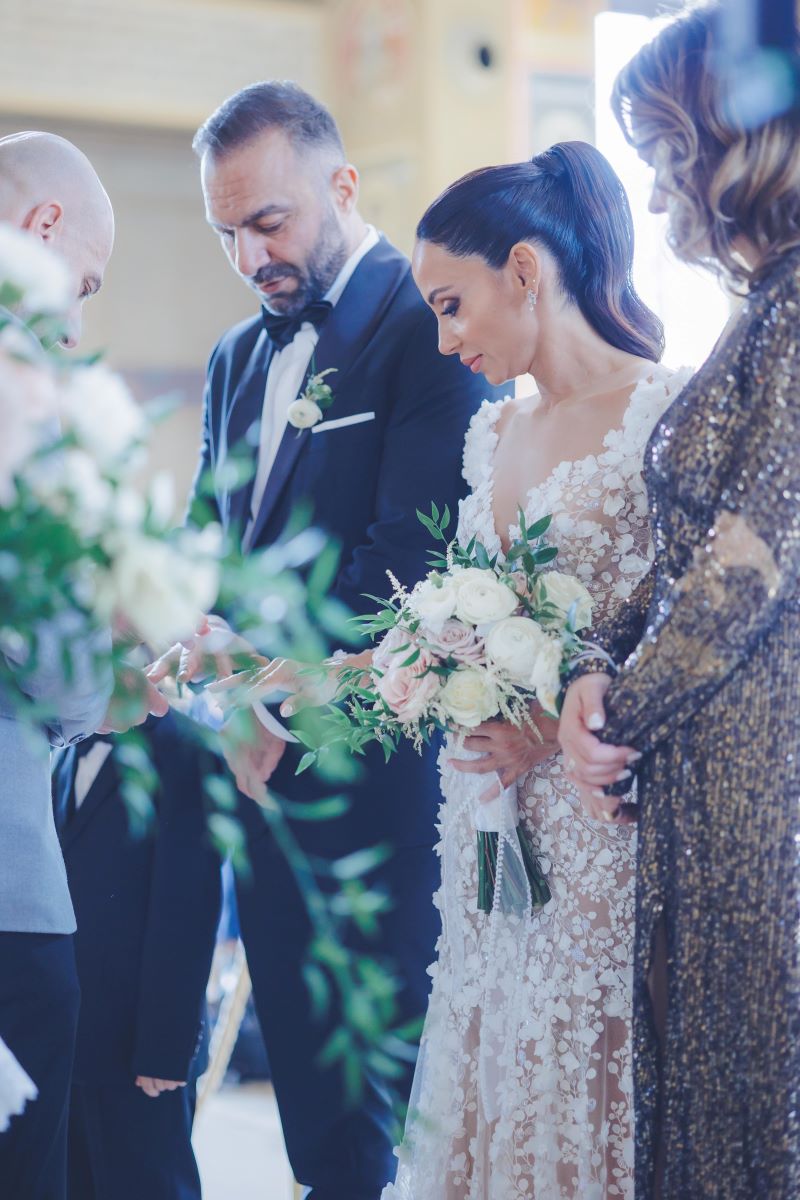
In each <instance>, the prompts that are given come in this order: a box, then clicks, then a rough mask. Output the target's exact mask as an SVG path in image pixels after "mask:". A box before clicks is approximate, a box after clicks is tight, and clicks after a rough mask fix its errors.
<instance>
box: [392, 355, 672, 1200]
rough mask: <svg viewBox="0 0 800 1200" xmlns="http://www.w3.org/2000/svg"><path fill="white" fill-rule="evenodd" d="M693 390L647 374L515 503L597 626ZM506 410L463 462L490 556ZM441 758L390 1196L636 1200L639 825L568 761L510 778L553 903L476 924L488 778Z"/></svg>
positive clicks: (646, 553) (638, 563)
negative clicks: (620, 820) (588, 786)
mask: <svg viewBox="0 0 800 1200" xmlns="http://www.w3.org/2000/svg"><path fill="white" fill-rule="evenodd" d="M686 377H687V376H686V373H684V374H683V375H672V374H671V373H670V372H668V371H667V370H666V369H665V368H663V367H657V366H656V367H653V368H652V370H651V371H650V372H649V374H648V376H647V378H645V379H643V380H642V381H641V382H640V383H639V384H638V385H637V386H636V388H635V389H634V391H633V393H632V395H631V399H630V402H629V405H628V408H627V411H626V413H625V417H624V420H623V423H622V426H621V428H619V429H617V430H614V431H613V432H611V433H609V434H608V435H607V436H606V438H605V442H604V445H603V447H602V449H601V451H600V452H599V453H597V454H596V455H590V456H587V457H586V458H584V459H581V460H580V461H574V462H562V463H561V464H560V465H559V466H557V467H556V468H555V469H554V470H553V471H552V472H551V473H550V475H549V476H548V477H547V479H545V480H544V481H543V482H542V483H541V484H540V485H538V486H536V487H534V488H533V489H532V490H531V491H530V493H529V494H528V496H527V497H525V498H524V504H523V507H524V510H525V514H526V519H527V520H529V521H533V520H535V519H536V518H538V517H540V516H543V515H544V514H547V513H552V514H553V517H554V519H553V524H552V527H551V530H550V533H549V535H548V536H549V538H550V540H551V541H552V542H553V543H554V544H555V545H557V546H558V548H559V557H558V560H557V563H556V566H557V567H558V569H559V570H561V571H564V572H571V573H574V574H577V575H578V576H579V577H580V578H581V579H582V580H583V582H584V583H585V584H586V585H587V587H588V588H589V589H590V591H591V592H592V595H593V599H594V601H595V606H596V607H595V619H599V620H602V619H603V618H604V617H605V616H606V615H607V614H609V613H611V612H613V611H614V610H615V609H616V608H617V607H618V606H619V604H620V603H621V601H622V600H624V599H626V598H627V597H629V596H630V595H631V594H632V592H633V591H634V589H635V587H636V585H637V584H638V582H639V580H640V579H641V578H642V577H643V576H644V575H645V574H646V572H647V571H648V568H649V565H650V561H651V558H652V549H651V545H650V535H649V530H648V523H647V497H646V494H645V491H644V486H643V483H642V479H641V467H642V454H643V450H644V446H645V444H646V442H647V439H648V437H649V434H650V432H651V430H652V428H653V425H654V424H655V422H656V421H657V419H658V418H659V416H660V415H661V413H662V412H663V410H664V409H665V408H666V407H667V405H668V404H669V402H670V399H671V397H672V396H674V395H675V394H676V393H677V391H678V390H679V388H680V386H681V384H682V382H683V381H684V380H685V378H686ZM506 403H508V401H507V400H506V401H499V402H495V403H489V402H486V403H485V404H484V405H483V407H482V408H481V410H480V411H479V412H478V414H477V415H476V417H475V418H474V419H473V423H472V426H471V427H470V430H469V433H468V435H467V440H466V445H465V451H464V474H465V477H466V480H467V482H468V483H469V485H470V487H471V493H470V495H469V496H468V497H467V498H466V499H465V500H464V501H462V505H461V510H460V519H459V529H458V536H459V539H460V541H461V542H462V543H466V542H467V541H469V539H470V538H471V537H473V536H477V537H478V538H479V539H480V540H481V541H483V543H484V544H485V545H486V548H487V549H488V550H489V552H490V553H495V552H496V551H498V550H499V549H500V539H499V537H498V535H497V532H496V530H495V528H494V524H493V517H492V502H493V491H494V479H493V460H494V451H495V447H496V445H497V440H498V439H497V434H496V432H495V426H496V424H497V421H498V419H499V417H500V415H501V412H502V410H503V406H504V405H505V404H506ZM515 532H516V531H515V530H513V529H512V530H510V531H509V536H510V537H513V536H514V533H515ZM451 751H452V747H451V746H446V747H445V749H444V750H443V752H442V755H441V759H440V768H441V777H442V791H443V795H444V801H443V804H442V806H441V809H440V814H439V822H440V824H439V828H440V834H441V841H440V844H439V852H440V855H441V859H442V885H441V888H440V890H439V891H438V893H437V895H436V897H435V902H436V904H437V906H438V907H439V909H440V910H441V913H442V923H443V930H442V935H441V938H440V940H439V943H438V947H437V953H438V958H437V961H436V963H435V964H434V965H433V967H432V968H431V974H432V976H433V991H432V995H431V1001H430V1006H429V1011H428V1015H427V1019H426V1023H425V1029H424V1032H423V1037H422V1044H421V1050H420V1058H419V1062H418V1067H417V1072H416V1076H415V1081H414V1088H413V1092H412V1097H411V1102H410V1109H409V1117H408V1122H407V1126H406V1132H405V1136H404V1139H403V1143H402V1145H401V1147H400V1148H399V1151H398V1154H399V1168H398V1175H397V1180H396V1182H395V1184H394V1185H393V1186H390V1187H389V1188H388V1189H387V1190H386V1191H385V1192H384V1200H579V1198H580V1200H605V1198H606V1197H623V1198H626V1200H630V1197H632V1196H633V1137H632V1126H631V1089H632V1082H631V1039H630V1016H631V1014H630V1009H631V981H632V946H633V918H634V857H635V838H636V835H635V830H634V829H633V828H632V827H618V826H612V825H601V824H600V823H597V822H593V821H591V820H590V819H589V818H588V817H587V816H586V815H585V813H584V811H583V809H582V806H581V804H580V800H579V798H578V796H577V794H576V792H575V791H574V790H573V788H572V787H571V786H570V784H569V783H568V781H567V779H566V777H565V775H564V771H563V762H562V759H561V756H560V755H558V756H555V757H553V758H551V759H549V761H547V762H545V763H543V764H541V765H539V766H538V767H537V768H535V769H534V770H533V771H532V772H531V773H530V774H529V775H528V776H526V777H525V778H524V779H522V780H520V781H519V784H518V804H519V809H520V816H521V820H522V822H523V823H524V824H525V825H526V827H527V829H528V831H529V833H530V834H531V835H532V838H533V841H534V844H535V845H538V848H539V850H540V851H541V853H542V855H543V865H544V866H545V867H546V868H547V870H548V882H549V885H550V888H551V891H552V894H553V898H552V900H551V901H550V903H549V904H548V905H547V906H546V908H545V909H544V910H543V911H542V912H540V913H538V914H526V915H525V916H523V917H514V916H511V915H507V914H506V915H500V914H493V915H491V916H487V915H486V914H484V913H482V912H480V911H478V909H477V894H478V879H477V863H476V853H475V826H474V821H473V807H474V805H475V804H476V803H477V792H478V791H480V790H482V789H483V788H485V787H486V783H487V779H486V777H483V778H482V777H480V776H471V775H464V774H461V773H458V772H456V771H454V770H453V768H452V767H451V766H450V764H449V755H450V753H451Z"/></svg>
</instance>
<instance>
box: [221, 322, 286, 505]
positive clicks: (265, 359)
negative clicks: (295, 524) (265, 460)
mask: <svg viewBox="0 0 800 1200" xmlns="http://www.w3.org/2000/svg"><path fill="white" fill-rule="evenodd" d="M272 352H273V346H272V343H271V342H270V340H269V338H268V336H267V333H266V330H262V331H261V333H260V334H259V336H258V338H257V340H256V343H255V345H254V347H253V351H252V353H251V355H250V357H249V359H248V360H247V366H246V367H245V369H244V371H243V372H242V376H241V379H240V380H239V382H238V384H237V386H236V389H235V391H234V393H233V397H232V399H231V402H230V405H229V407H228V409H227V412H226V413H224V414H223V420H222V437H223V439H224V444H223V446H222V448H221V453H220V455H219V461H220V463H221V464H223V465H224V463H225V461H226V459H227V458H228V455H229V453H231V452H236V451H239V452H241V450H242V449H243V448H246V449H247V457H248V459H250V460H251V461H252V462H253V463H255V462H256V461H257V458H258V437H257V436H256V437H255V440H251V441H245V439H246V437H247V434H248V432H249V430H250V429H251V427H252V426H253V425H256V428H258V422H259V421H260V419H261V411H262V408H263V406H264V393H265V391H266V387H267V372H268V371H269V364H270V361H271V359H272ZM242 443H244V446H242ZM254 478H255V470H253V473H252V475H251V476H250V478H249V479H248V480H246V482H245V483H243V484H242V485H241V487H238V488H233V489H231V488H225V487H223V488H221V489H220V490H219V497H220V501H219V508H220V512H221V513H222V514H223V517H224V520H225V524H226V525H231V524H234V523H236V524H239V525H241V527H242V528H244V525H245V522H246V519H247V514H248V512H249V508H250V497H251V495H252V492H253V480H254Z"/></svg>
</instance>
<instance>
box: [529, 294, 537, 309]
mask: <svg viewBox="0 0 800 1200" xmlns="http://www.w3.org/2000/svg"><path fill="white" fill-rule="evenodd" d="M536 300H537V296H536V292H535V291H534V290H533V288H528V308H529V309H530V310H531V312H533V310H534V309H535V308H536Z"/></svg>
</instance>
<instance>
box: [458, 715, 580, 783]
mask: <svg viewBox="0 0 800 1200" xmlns="http://www.w3.org/2000/svg"><path fill="white" fill-rule="evenodd" d="M532 719H533V722H534V724H535V726H536V729H538V731H539V734H540V735H541V736H540V737H537V735H536V731H535V730H533V729H531V728H530V727H529V726H527V725H520V726H517V725H512V724H511V722H510V721H496V720H493V721H484V722H483V724H482V725H478V726H477V728H476V729H475V730H474V731H473V732H472V733H471V734H470V736H469V737H467V738H465V739H464V749H465V750H473V751H476V752H477V753H478V754H481V755H482V756H483V757H482V758H474V759H465V758H453V759H451V760H450V761H451V764H452V766H453V767H454V768H455V769H456V771H463V772H464V774H467V775H490V774H492V773H496V774H497V777H498V779H499V780H500V785H501V787H503V788H507V787H511V785H512V783H515V782H516V780H517V779H521V778H522V777H523V776H524V775H527V774H528V772H529V771H530V770H532V769H533V767H535V766H536V764H537V763H540V762H544V760H545V759H548V758H552V757H553V755H554V754H557V753H558V739H557V736H556V735H557V731H558V721H557V720H556V719H555V718H554V717H548V716H547V715H546V714H545V713H544V712H542V711H541V709H540V708H538V706H537V708H536V710H535V711H534V713H533V714H532ZM497 794H498V788H497V787H496V786H495V787H494V788H490V789H489V790H488V791H487V792H486V793H485V794H484V795H483V796H482V797H481V799H485V800H491V799H494V797H495V796H496V795H497Z"/></svg>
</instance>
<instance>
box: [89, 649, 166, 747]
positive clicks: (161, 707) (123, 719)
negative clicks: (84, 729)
mask: <svg viewBox="0 0 800 1200" xmlns="http://www.w3.org/2000/svg"><path fill="white" fill-rule="evenodd" d="M168 712H169V701H168V700H167V698H166V696H162V695H161V692H159V690H158V688H157V687H155V686H154V685H153V684H152V683H151V682H150V680H149V679H148V678H147V676H146V675H145V673H144V671H140V670H139V668H138V667H132V666H130V664H124V665H123V666H122V667H120V668H119V669H118V670H117V672H116V674H115V676H114V691H113V693H112V696H111V700H110V701H109V704H108V708H107V709H106V715H105V716H104V717H103V723H102V725H100V726H99V728H98V730H97V732H98V733H125V732H126V731H127V730H128V729H131V728H133V726H134V725H141V724H143V722H144V721H146V720H147V718H148V717H149V716H150V715H151V714H152V716H154V717H163V716H166V714H167V713H168Z"/></svg>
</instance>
